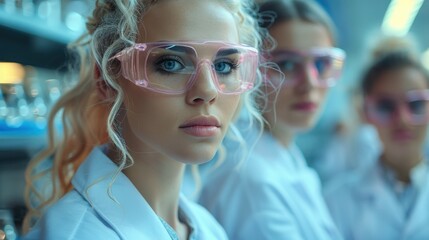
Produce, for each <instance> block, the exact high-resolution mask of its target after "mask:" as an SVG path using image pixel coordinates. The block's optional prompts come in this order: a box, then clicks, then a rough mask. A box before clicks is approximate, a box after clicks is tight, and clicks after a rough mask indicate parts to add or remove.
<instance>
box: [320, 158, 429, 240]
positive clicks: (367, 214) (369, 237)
mask: <svg viewBox="0 0 429 240" xmlns="http://www.w3.org/2000/svg"><path fill="white" fill-rule="evenodd" d="M381 171H382V169H381V165H380V163H378V162H376V161H374V164H373V165H372V166H371V168H369V169H366V171H363V169H359V170H358V171H356V172H349V173H345V174H344V175H342V176H340V177H338V178H337V179H335V180H333V181H332V182H331V183H329V184H328V185H327V187H326V188H325V190H324V195H325V198H326V201H327V204H328V207H329V209H330V211H331V214H332V217H333V219H334V221H335V223H336V224H337V226H338V228H339V229H340V231H341V232H342V234H343V236H344V238H345V239H347V240H400V239H401V240H427V239H429V177H428V175H429V173H428V168H427V165H426V166H423V168H420V169H419V170H418V171H417V172H416V174H417V175H416V177H418V178H419V179H420V184H419V185H420V186H421V187H420V188H417V189H418V191H417V195H416V197H415V202H414V204H413V205H412V208H411V210H410V213H409V215H408V217H406V212H405V210H404V208H403V206H402V205H401V203H400V202H399V200H398V197H397V195H396V194H395V192H394V191H393V188H392V186H391V185H390V184H389V183H388V181H386V179H385V178H383V177H382V173H381Z"/></svg>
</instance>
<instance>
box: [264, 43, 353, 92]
mask: <svg viewBox="0 0 429 240" xmlns="http://www.w3.org/2000/svg"><path fill="white" fill-rule="evenodd" d="M345 57H346V54H345V52H344V51H343V50H342V49H339V48H312V49H310V50H308V51H294V50H275V51H273V52H272V53H270V55H269V56H268V57H267V58H268V60H270V61H272V62H274V63H276V64H277V66H278V70H275V71H270V73H269V80H270V81H272V83H273V84H274V85H276V86H279V85H281V86H284V87H290V86H294V85H296V84H298V83H299V82H300V81H302V79H303V78H304V77H306V74H309V75H310V76H309V77H310V79H311V81H312V83H313V84H314V85H315V86H317V87H322V88H328V87H332V86H334V85H335V84H336V82H337V80H338V79H339V77H340V75H341V71H342V69H343V65H344V60H345Z"/></svg>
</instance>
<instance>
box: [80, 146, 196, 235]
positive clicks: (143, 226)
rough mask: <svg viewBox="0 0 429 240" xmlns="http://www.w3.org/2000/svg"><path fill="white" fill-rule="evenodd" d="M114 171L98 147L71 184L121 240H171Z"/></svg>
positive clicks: (155, 217)
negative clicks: (141, 239) (140, 238)
mask: <svg viewBox="0 0 429 240" xmlns="http://www.w3.org/2000/svg"><path fill="white" fill-rule="evenodd" d="M117 169H118V166H117V165H116V164H114V163H113V162H112V161H111V160H110V159H109V158H108V157H107V156H106V155H105V154H104V153H103V152H102V150H101V149H100V147H96V148H94V150H93V151H92V152H91V153H90V155H89V156H88V158H87V159H86V160H85V161H84V162H83V163H82V165H81V166H80V167H79V169H78V171H77V172H76V174H75V176H74V177H73V180H72V184H73V186H74V188H75V189H76V190H77V191H78V192H79V193H80V194H81V195H82V196H83V197H84V198H85V199H86V200H87V201H88V202H89V204H91V206H92V207H93V208H94V210H95V211H96V212H97V213H98V214H99V215H100V216H101V218H103V219H104V220H105V221H106V222H107V223H108V224H109V225H110V226H111V227H112V229H113V230H114V231H116V233H117V234H118V235H119V236H120V237H121V238H122V239H136V237H142V236H144V237H145V238H144V239H170V236H169V234H168V232H167V230H166V229H165V227H164V226H163V224H162V223H161V221H160V220H159V218H158V216H157V215H156V214H155V212H154V211H153V210H152V208H151V207H150V206H149V204H148V203H147V202H146V200H145V199H144V198H143V196H142V195H141V194H140V193H139V192H138V191H137V189H136V188H135V187H134V185H133V184H132V183H131V181H130V180H129V179H128V178H127V177H126V176H125V175H124V174H123V173H122V172H119V173H118V174H117V176H116V178H115V174H116V171H117ZM109 187H110V188H111V191H108V189H109ZM185 212H186V213H188V211H185Z"/></svg>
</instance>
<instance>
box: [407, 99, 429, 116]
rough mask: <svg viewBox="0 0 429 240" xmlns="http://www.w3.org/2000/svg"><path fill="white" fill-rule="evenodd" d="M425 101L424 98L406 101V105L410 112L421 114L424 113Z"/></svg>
mask: <svg viewBox="0 0 429 240" xmlns="http://www.w3.org/2000/svg"><path fill="white" fill-rule="evenodd" d="M426 103H427V102H426V101H424V100H417V101H411V102H409V103H408V107H409V109H410V112H411V113H412V114H415V115H421V114H425V113H426Z"/></svg>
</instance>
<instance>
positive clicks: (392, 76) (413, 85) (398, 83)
mask: <svg viewBox="0 0 429 240" xmlns="http://www.w3.org/2000/svg"><path fill="white" fill-rule="evenodd" d="M427 88H428V85H427V81H426V79H425V77H424V75H423V74H422V73H421V72H420V71H418V70H417V69H415V68H411V67H405V68H400V69H395V70H391V71H386V72H384V73H382V74H381V75H380V76H379V77H378V78H377V79H376V82H375V83H374V86H373V88H372V91H371V94H372V95H374V94H375V95H403V94H405V93H406V92H408V91H410V90H419V89H427Z"/></svg>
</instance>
